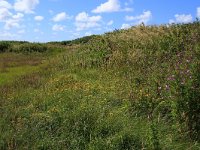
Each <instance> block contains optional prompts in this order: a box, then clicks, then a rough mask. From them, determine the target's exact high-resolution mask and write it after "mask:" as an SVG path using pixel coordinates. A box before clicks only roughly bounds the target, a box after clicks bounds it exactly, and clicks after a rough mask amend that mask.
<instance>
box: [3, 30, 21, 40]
mask: <svg viewBox="0 0 200 150" xmlns="http://www.w3.org/2000/svg"><path fill="white" fill-rule="evenodd" d="M17 38H18V35H17V34H12V33H10V32H7V31H4V32H1V33H0V40H11V39H13V40H14V39H17Z"/></svg>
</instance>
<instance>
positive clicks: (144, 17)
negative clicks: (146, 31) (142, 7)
mask: <svg viewBox="0 0 200 150" xmlns="http://www.w3.org/2000/svg"><path fill="white" fill-rule="evenodd" d="M151 18H152V13H151V11H144V12H143V14H141V15H138V16H126V17H125V20H126V21H135V22H134V24H136V25H137V24H141V23H144V24H147V23H148V22H149V21H150V19H151Z"/></svg>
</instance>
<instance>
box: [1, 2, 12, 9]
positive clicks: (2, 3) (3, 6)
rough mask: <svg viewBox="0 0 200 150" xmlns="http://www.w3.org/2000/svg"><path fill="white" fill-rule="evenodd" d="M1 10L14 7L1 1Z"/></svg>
mask: <svg viewBox="0 0 200 150" xmlns="http://www.w3.org/2000/svg"><path fill="white" fill-rule="evenodd" d="M0 8H6V9H11V8H12V5H11V4H10V3H8V2H7V1H5V0H0Z"/></svg>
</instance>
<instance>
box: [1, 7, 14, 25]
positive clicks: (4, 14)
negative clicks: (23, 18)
mask: <svg viewBox="0 0 200 150" xmlns="http://www.w3.org/2000/svg"><path fill="white" fill-rule="evenodd" d="M11 16H12V13H11V12H10V11H9V10H8V9H6V8H0V22H4V21H6V19H8V18H9V17H11Z"/></svg>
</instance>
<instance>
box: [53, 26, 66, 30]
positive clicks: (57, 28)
mask: <svg viewBox="0 0 200 150" xmlns="http://www.w3.org/2000/svg"><path fill="white" fill-rule="evenodd" d="M64 28H65V26H63V25H59V24H55V25H53V27H52V30H53V31H63V30H64Z"/></svg>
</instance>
